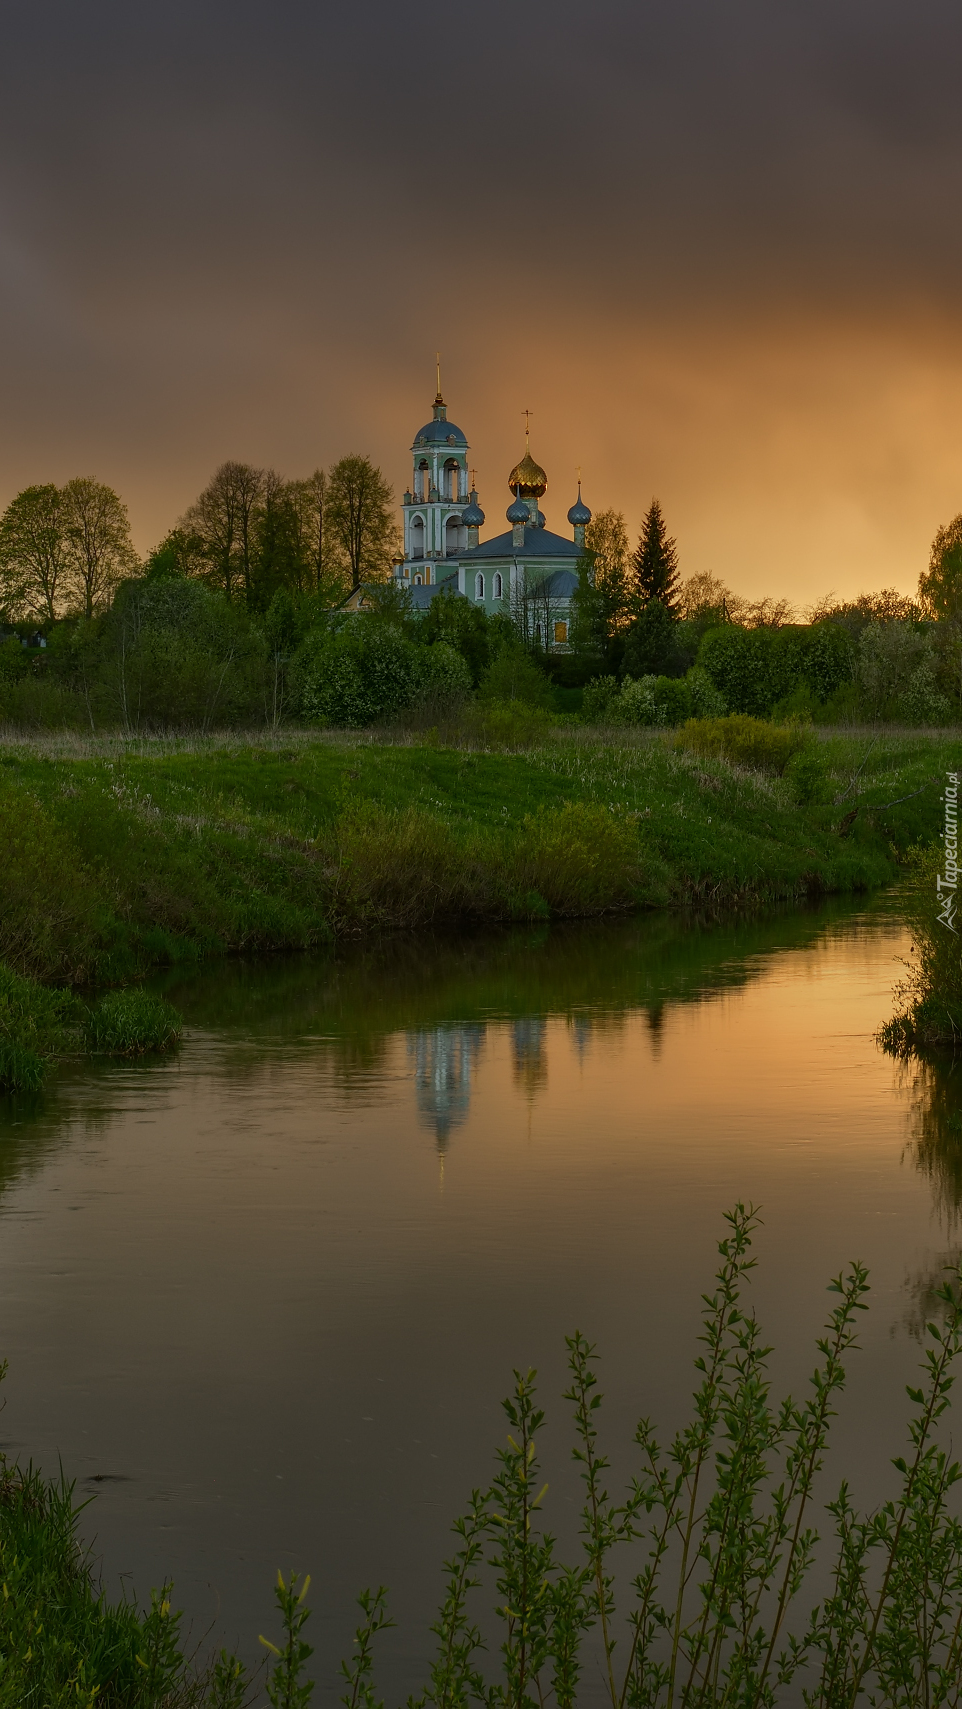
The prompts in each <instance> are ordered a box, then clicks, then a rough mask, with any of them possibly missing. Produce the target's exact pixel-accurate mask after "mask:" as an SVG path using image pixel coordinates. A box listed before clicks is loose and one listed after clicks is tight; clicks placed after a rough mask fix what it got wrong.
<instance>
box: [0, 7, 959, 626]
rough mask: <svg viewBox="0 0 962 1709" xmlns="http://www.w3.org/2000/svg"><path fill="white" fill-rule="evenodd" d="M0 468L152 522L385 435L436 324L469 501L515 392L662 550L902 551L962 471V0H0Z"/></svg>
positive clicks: (807, 564) (719, 564) (947, 507)
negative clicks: (241, 483) (512, 0)
mask: <svg viewBox="0 0 962 1709" xmlns="http://www.w3.org/2000/svg"><path fill="white" fill-rule="evenodd" d="M0 21H2V28H3V43H4V52H3V56H2V61H0V133H2V144H3V146H2V160H0V361H2V378H3V384H2V392H0V398H2V406H0V502H3V503H5V502H7V501H8V500H9V498H10V497H12V496H13V494H14V493H15V492H16V491H18V490H19V488H21V487H22V486H24V485H26V484H28V483H30V482H34V481H43V480H57V481H61V480H65V479H67V478H69V477H70V476H71V475H74V474H91V475H94V476H96V477H98V478H99V479H101V480H104V481H107V482H109V483H110V484H111V485H112V486H115V487H116V488H117V489H118V491H119V492H120V493H121V495H122V496H123V497H124V499H125V500H126V502H127V504H128V506H129V508H130V513H131V519H132V523H133V527H134V534H135V538H136V540H137V543H138V545H139V546H140V547H142V548H143V549H147V548H148V547H149V546H150V545H152V544H153V543H154V542H155V541H156V540H157V539H159V538H160V537H161V536H162V535H163V534H164V533H165V531H166V529H167V528H168V527H169V526H170V525H171V524H172V522H173V521H174V520H175V518H176V517H177V515H178V514H179V513H180V512H181V511H182V510H183V509H184V508H185V507H186V505H187V504H188V503H189V502H190V500H191V499H192V498H193V497H194V496H195V494H196V493H197V491H198V490H199V489H200V488H201V487H202V486H203V484H204V483H205V481H206V480H207V478H208V477H209V475H210V474H211V473H212V471H213V469H214V468H215V467H216V466H217V464H218V463H220V462H222V461H223V460H224V459H225V458H228V457H234V458H240V459H243V460H248V461H252V462H257V463H259V464H266V465H272V466H274V467H276V468H278V469H279V470H281V471H282V472H283V473H286V474H290V475H295V474H306V473H308V472H310V470H311V469H312V468H314V467H315V466H317V465H318V464H322V465H323V464H327V463H330V462H331V461H333V460H334V459H335V458H336V457H338V456H340V455H342V454H343V453H345V452H348V451H363V452H367V453H369V454H370V455H371V456H372V457H374V458H375V459H376V461H377V462H379V463H380V464H381V465H382V467H383V468H384V470H385V472H386V474H387V475H388V477H389V478H390V479H391V480H392V481H393V482H394V485H395V489H396V491H397V493H398V495H399V496H400V493H401V492H402V491H403V488H404V487H405V485H406V484H407V481H408V478H409V477H408V471H409V465H410V459H409V454H408V448H409V446H410V444H411V440H412V438H413V435H414V433H415V431H416V429H417V428H418V426H419V425H420V424H421V422H422V421H424V420H425V419H427V417H428V416H429V415H430V403H431V399H432V397H433V392H434V352H435V350H436V349H437V348H439V347H440V350H441V353H442V373H443V385H444V392H445V396H446V398H447V400H448V405H449V413H450V415H451V417H452V419H453V420H455V421H456V422H457V423H458V424H459V426H461V427H462V428H463V429H464V430H465V432H466V434H467V436H468V440H469V443H470V445H471V456H472V461H473V463H475V464H476V466H477V470H478V484H479V489H480V494H481V502H482V505H483V507H484V508H485V510H486V512H487V515H488V530H489V531H497V530H499V529H500V527H501V526H502V523H503V513H504V509H505V506H506V505H507V504H508V503H509V502H510V494H509V492H508V490H507V486H506V475H507V472H508V469H509V468H510V466H511V464H512V463H513V462H514V461H515V459H516V458H517V456H518V455H519V454H520V451H521V448H522V446H523V415H522V412H523V410H524V409H525V408H530V410H531V411H532V449H533V451H534V453H535V454H536V456H537V457H538V459H539V461H541V462H542V463H543V464H544V465H545V467H546V469H547V472H548V479H549V487H548V493H547V499H546V502H545V506H544V508H545V510H546V511H547V515H548V522H549V526H556V527H559V528H561V529H562V530H565V531H566V528H567V525H566V524H565V522H564V513H565V511H566V510H567V508H568V506H569V504H570V503H571V502H572V498H573V495H574V483H575V470H576V467H577V466H578V465H579V464H580V465H581V467H582V470H583V476H584V493H585V497H586V499H587V501H588V503H589V504H590V505H591V506H592V508H595V509H598V508H602V507H604V506H609V505H613V506H615V507H617V508H618V509H623V510H624V511H625V512H626V514H627V517H628V521H629V525H630V526H631V527H632V529H636V528H637V526H638V524H639V521H640V518H641V514H642V512H643V510H644V509H645V507H646V506H647V504H648V502H649V501H650V499H651V497H652V496H653V495H654V494H657V496H658V497H659V499H660V500H661V503H662V506H663V508H664V510H665V512H666V514H667V518H668V521H669V525H670V527H671V529H672V531H673V532H674V533H675V535H676V536H677V538H678V543H679V549H680V554H681V566H682V570H683V572H684V573H686V574H691V573H693V572H694V571H697V570H705V569H708V570H713V571H715V572H716V573H718V574H721V575H722V576H724V577H725V579H726V580H728V581H729V582H730V583H731V584H732V585H733V586H734V587H735V588H736V589H737V590H738V591H741V592H744V593H748V594H760V593H763V592H767V593H772V594H775V595H788V596H789V597H794V598H795V599H796V600H798V601H799V602H800V603H804V602H805V601H806V600H807V599H809V598H813V597H816V596H818V595H820V594H823V593H825V592H826V591H828V590H829V589H834V590H835V591H837V592H838V593H845V594H853V593H856V592H857V591H858V590H859V589H861V588H863V587H864V588H868V587H878V586H881V585H883V584H894V585H896V586H898V587H900V588H902V589H903V590H906V591H909V590H912V589H914V586H915V583H916V580H917V577H918V574H919V571H920V570H921V569H923V568H924V567H925V563H926V560H927V555H928V546H929V542H930V540H931V537H932V535H933V533H934V532H935V529H936V527H937V526H938V524H939V523H941V522H945V521H947V520H948V519H949V518H950V517H951V516H953V515H955V514H956V513H957V512H958V511H960V510H962V221H960V209H962V101H960V99H959V94H958V89H959V82H960V69H962V7H960V6H959V4H958V0H911V3H909V0H650V3H645V0H591V3H590V4H589V3H588V0H581V3H579V4H575V3H574V0H528V3H527V4H526V5H524V6H521V5H512V4H509V3H508V0H485V3H484V4H476V3H474V0H460V3H458V0H455V4H453V5H450V6H440V5H430V4H428V5H409V4H400V3H399V0H352V3H351V4H349V5H338V6H334V5H331V4H328V3H327V0H310V3H308V0H272V3H271V4H270V5H268V4H266V3H264V0H231V3H230V4H229V5H228V4H227V3H226V0H189V3H187V0H164V3H163V4H161V3H160V0H84V3H83V4H80V3H79V0H16V3H10V0H7V3H5V4H3V5H2V7H0Z"/></svg>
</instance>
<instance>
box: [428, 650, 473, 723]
mask: <svg viewBox="0 0 962 1709" xmlns="http://www.w3.org/2000/svg"><path fill="white" fill-rule="evenodd" d="M470 692H471V668H470V666H469V664H468V662H467V660H466V659H465V658H464V656H463V655H462V654H461V653H459V652H458V650H457V648H456V647H453V646H452V645H451V643H450V642H448V641H436V642H435V643H434V645H433V646H431V647H418V648H417V650H416V653H415V662H414V699H415V702H416V703H419V704H421V705H431V706H438V707H447V706H451V705H452V704H456V703H457V702H458V701H460V700H464V699H466V697H467V696H468V695H469V694H470Z"/></svg>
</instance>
